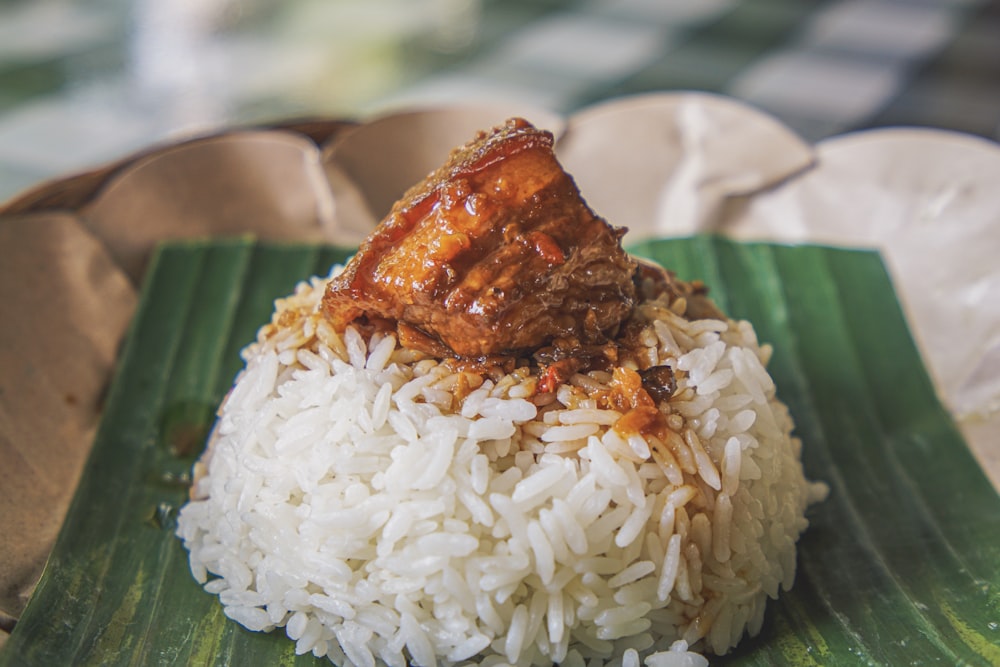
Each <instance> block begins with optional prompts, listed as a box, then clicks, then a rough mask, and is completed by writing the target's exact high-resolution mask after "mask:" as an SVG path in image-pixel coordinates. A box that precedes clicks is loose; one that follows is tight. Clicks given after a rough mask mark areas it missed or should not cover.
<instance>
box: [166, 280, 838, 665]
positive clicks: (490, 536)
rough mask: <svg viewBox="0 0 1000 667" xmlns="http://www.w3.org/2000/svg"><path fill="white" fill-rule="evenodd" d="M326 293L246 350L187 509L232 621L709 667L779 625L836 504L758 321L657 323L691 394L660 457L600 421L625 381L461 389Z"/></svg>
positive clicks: (314, 637) (279, 308)
mask: <svg viewBox="0 0 1000 667" xmlns="http://www.w3.org/2000/svg"><path fill="white" fill-rule="evenodd" d="M324 285H325V280H321V279H313V280H312V281H310V282H309V283H303V284H302V285H300V286H299V288H298V289H297V291H296V293H295V294H294V295H293V296H291V297H289V298H288V299H284V300H280V301H278V302H277V304H276V312H275V315H274V318H273V320H272V323H271V324H270V325H268V326H265V327H264V328H263V329H261V331H260V333H259V336H258V340H257V341H256V342H255V343H254V344H252V345H250V346H249V347H247V348H246V350H245V351H244V354H243V356H244V359H245V361H246V368H245V369H244V371H243V372H242V373H241V374H240V376H239V378H238V379H237V382H236V384H235V386H234V388H233V390H232V391H231V393H230V395H229V396H228V397H227V399H226V401H225V403H224V405H223V406H222V408H221V409H220V413H219V420H218V422H217V424H216V428H215V431H214V433H213V436H212V441H211V444H210V447H209V450H208V451H207V452H206V455H205V456H204V457H203V458H202V460H201V461H200V462H199V463H198V465H197V466H196V474H195V477H196V483H195V485H194V487H193V489H192V500H191V502H190V503H188V504H187V505H186V506H185V507H184V508H183V509H182V511H181V513H180V519H179V527H178V535H179V536H180V537H181V538H182V539H183V541H184V545H185V547H186V548H187V549H188V550H189V552H190V565H191V571H192V573H193V574H194V576H195V578H196V579H197V580H198V581H199V582H200V583H202V584H203V585H204V588H205V590H206V591H208V592H209V593H212V594H215V595H218V596H219V599H220V601H221V603H222V604H223V605H224V607H225V613H226V615H227V616H228V617H229V618H231V619H233V620H235V621H237V622H239V623H241V624H242V625H244V626H245V627H247V628H248V629H250V630H255V631H270V630H273V629H275V628H284V630H285V632H286V633H287V635H288V637H290V638H291V639H292V640H294V641H295V642H296V651H297V652H298V653H300V654H301V653H307V652H312V653H313V654H315V655H317V656H324V655H325V656H328V657H329V658H330V659H331V660H332V661H333V662H334V663H336V664H338V665H356V666H357V667H371V666H373V665H376V664H378V665H381V664H386V665H390V666H392V667H402V666H404V665H406V664H408V661H409V663H410V664H416V665H425V666H426V665H451V664H481V665H500V664H511V665H550V664H552V663H553V662H558V663H561V664H563V665H579V666H582V665H602V664H608V665H628V666H630V667H633V666H638V665H639V664H641V663H643V662H644V663H645V664H646V665H648V666H649V667H673V666H680V665H692V666H693V665H703V664H707V663H706V662H705V660H704V659H703V658H701V657H700V655H697V654H696V653H694V652H692V651H699V652H711V653H716V654H722V653H725V652H726V651H727V650H728V649H730V648H731V647H732V646H734V645H735V644H736V643H737V642H738V641H739V640H740V638H741V637H742V636H743V635H744V634H745V633H749V634H751V635H752V634H755V633H757V632H758V631H759V630H760V627H761V623H762V621H763V618H764V607H765V601H766V600H767V598H769V597H770V598H774V597H776V596H777V595H778V592H779V590H781V589H783V588H784V589H787V588H788V587H790V586H791V585H792V581H793V579H794V576H795V543H796V540H797V538H798V536H799V535H800V533H801V532H802V531H803V530H804V529H805V528H806V526H807V520H806V518H805V516H804V512H805V509H806V507H807V505H808V504H809V503H810V502H812V501H814V500H816V499H818V498H819V497H820V496H821V495H822V493H823V492H824V489H823V487H822V486H821V485H814V484H810V483H809V482H807V480H806V479H805V477H804V476H803V473H802V467H801V464H800V457H799V450H800V442H799V441H798V440H797V439H796V438H794V437H792V436H791V431H792V422H791V420H790V418H789V414H788V411H787V409H786V407H785V406H784V404H782V403H781V402H780V401H778V400H777V399H776V398H775V387H774V384H773V382H772V380H771V378H770V376H769V375H768V373H767V371H766V370H765V366H766V364H767V361H768V356H769V348H768V347H766V346H761V345H759V344H758V342H757V340H756V337H755V334H754V331H753V329H752V327H751V326H750V324H748V323H747V322H735V321H722V320H698V321H694V322H690V321H687V320H685V319H684V318H682V317H679V316H678V315H676V314H675V313H674V312H673V311H671V310H670V309H669V308H668V307H667V305H666V304H665V303H662V302H655V303H647V304H644V305H642V306H641V307H640V308H639V309H638V313H637V316H638V317H640V318H642V320H643V321H644V322H645V330H644V331H643V333H642V335H641V340H642V341H643V342H644V345H645V346H646V349H645V351H644V354H646V355H647V357H646V359H645V363H646V364H650V365H668V366H670V367H671V368H672V369H673V370H674V372H675V375H676V377H677V381H678V390H677V393H676V394H675V397H674V398H673V400H671V401H670V403H669V405H670V416H669V417H668V419H667V423H668V425H669V427H670V434H671V435H670V437H669V438H668V440H669V442H668V443H663V442H660V443H657V442H652V443H650V442H648V441H647V439H646V438H644V437H642V436H639V435H636V434H633V435H631V436H629V435H622V434H620V433H619V432H618V431H616V430H615V429H614V428H613V425H614V424H615V422H616V421H617V420H618V418H619V417H620V416H621V415H620V414H619V413H618V412H615V411H613V410H608V409H600V408H599V406H598V402H597V401H596V400H595V399H594V398H593V396H595V395H596V393H597V392H600V391H601V390H603V389H606V387H607V384H608V382H609V374H608V373H601V372H592V373H588V374H578V375H576V376H575V377H574V378H573V379H572V380H570V381H569V382H568V383H566V384H564V385H562V386H560V388H559V389H558V391H557V392H555V394H554V398H553V396H552V394H548V395H539V394H538V393H537V392H536V390H535V389H536V383H537V378H535V377H532V376H531V374H530V373H529V372H528V371H527V369H519V370H518V371H515V372H513V373H511V374H509V375H503V376H495V377H492V378H488V379H485V380H484V379H483V378H482V377H480V376H477V375H475V374H472V373H455V372H452V371H451V370H449V367H448V366H447V365H445V364H442V363H439V362H438V361H436V360H433V359H427V358H424V357H423V355H420V354H418V353H414V352H411V351H408V350H405V349H402V348H400V347H398V346H397V345H396V342H395V340H394V338H393V337H392V336H379V335H378V334H376V335H375V336H373V337H372V339H371V340H365V339H364V337H363V336H362V335H361V334H359V333H358V332H357V331H356V330H354V329H348V330H347V331H346V332H345V334H344V335H343V336H341V335H338V334H336V333H335V332H334V331H332V329H331V328H330V327H329V326H328V325H327V324H326V322H325V321H324V319H323V317H322V316H321V315H320V314H319V313H318V312H317V306H318V303H319V300H320V298H321V297H322V293H323V287H324ZM542 396H548V397H549V398H548V399H547V400H543V398H542ZM457 397H458V398H457ZM689 649H690V650H689Z"/></svg>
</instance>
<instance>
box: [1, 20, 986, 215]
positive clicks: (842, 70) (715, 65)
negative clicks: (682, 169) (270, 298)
mask: <svg viewBox="0 0 1000 667" xmlns="http://www.w3.org/2000/svg"><path fill="white" fill-rule="evenodd" d="M677 89H697V90H705V91H713V92H719V93H724V94H727V95H731V96H734V97H737V98H740V99H743V100H745V101H748V102H750V103H752V104H754V105H757V106H758V107H760V108H762V109H764V110H766V111H769V112H771V113H773V114H774V115H776V116H777V117H779V118H780V119H781V120H783V121H784V122H785V123H787V124H788V125H789V126H791V127H792V128H793V129H794V130H796V131H797V132H799V133H800V134H802V135H803V136H804V137H805V138H807V139H809V140H819V139H822V138H823V137H826V136H830V135H833V134H838V133H842V132H845V131H850V130H853V129H858V128H865V127H873V126H882V125H898V124H903V125H924V126H932V127H941V128H946V129H955V130H960V131H964V132H969V133H973V134H977V135H980V136H985V137H991V138H994V139H996V138H998V136H1000V2H987V1H984V0H827V1H810V0H752V1H746V2H737V1H735V0H586V1H581V2H572V1H569V0H502V1H501V0H375V1H373V0H284V1H283V2H265V1H264V0H72V1H71V0H0V202H2V201H4V200H7V199H8V198H10V197H11V196H13V195H14V194H16V193H18V192H20V191H22V190H23V189H25V188H27V187H29V186H31V185H34V184H37V183H39V182H40V181H43V180H45V179H49V178H52V177H54V176H58V175H64V174H67V173H72V172H74V171H77V170H81V169H84V168H86V167H89V166H94V165H97V164H99V163H101V162H105V161H109V160H112V159H115V158H118V157H121V156H123V155H125V154H127V153H129V152H131V151H133V150H136V149H139V148H142V147H145V146H149V145H151V144H154V143H159V142H163V141H167V140H173V139H177V138H182V137H188V136H192V135H197V134H204V133H208V132H211V131H213V130H216V129H219V128H222V127H230V126H234V125H240V126H242V125H253V124H259V123H267V122H270V121H276V120H285V119H300V118H313V117H334V118H359V117H364V116H366V115H369V114H372V113H377V112H379V111H384V110H389V109H392V108H396V107H400V106H407V105H421V106H426V105H434V104H447V103H451V102H456V101H465V102H469V101H475V102H488V101H490V100H496V99H499V100H507V101H510V100H519V101H523V102H526V103H529V104H533V105H537V106H542V107H546V108H549V109H551V110H554V111H558V112H571V111H573V110H575V109H577V108H580V107H581V106H584V105H587V104H589V103H592V102H594V101H597V100H601V99H604V98H607V97H610V96H616V95H622V94H628V93H636V92H645V91H651V90H677Z"/></svg>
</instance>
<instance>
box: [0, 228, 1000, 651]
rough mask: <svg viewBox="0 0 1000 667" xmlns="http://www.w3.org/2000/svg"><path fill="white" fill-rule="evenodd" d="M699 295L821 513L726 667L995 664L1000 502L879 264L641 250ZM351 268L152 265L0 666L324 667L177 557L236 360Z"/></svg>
mask: <svg viewBox="0 0 1000 667" xmlns="http://www.w3.org/2000/svg"><path fill="white" fill-rule="evenodd" d="M632 251H633V252H635V253H636V254H637V255H643V256H646V257H649V258H652V259H654V260H657V261H659V262H660V263H661V264H663V265H664V266H667V267H670V268H672V269H674V270H676V271H677V273H678V274H679V275H680V276H681V277H682V278H685V279H695V278H697V279H701V280H704V281H705V282H706V283H707V284H708V285H709V287H710V290H711V294H712V296H713V297H714V298H715V299H716V301H717V302H718V303H719V304H720V306H722V307H723V308H724V309H725V310H726V311H727V312H728V313H729V314H730V315H731V316H733V317H737V318H746V319H749V320H750V321H752V322H753V323H754V326H755V328H756V330H757V333H758V336H759V338H760V339H761V340H762V341H765V342H769V343H771V344H772V345H773V346H774V349H775V354H774V358H773V360H772V362H771V366H770V370H771V372H772V374H773V375H774V378H775V382H776V383H777V385H778V392H779V395H780V396H781V397H782V398H783V399H784V400H785V401H786V402H787V403H788V405H789V407H790V409H791V411H792V414H793V416H794V418H795V420H796V424H797V433H798V435H799V436H800V437H801V438H802V440H803V441H804V443H805V444H804V450H803V461H804V464H805V467H806V471H807V474H808V475H809V477H811V478H813V479H821V480H824V481H826V482H827V483H828V484H829V485H830V488H831V493H830V497H829V499H828V500H827V501H826V502H824V503H822V504H821V505H818V506H815V507H813V508H812V509H811V510H810V514H809V518H810V521H811V527H810V528H809V530H808V531H807V532H806V534H805V535H804V536H803V538H802V539H801V541H800V548H799V574H798V577H797V580H796V584H795V587H794V588H793V589H792V591H790V592H789V593H786V594H784V595H783V596H782V597H781V598H780V599H779V600H778V601H777V602H772V603H771V604H770V606H769V609H768V613H767V617H766V621H765V624H764V629H763V631H762V633H761V634H760V636H758V637H756V638H753V639H747V640H744V642H743V643H742V644H741V645H740V646H739V647H738V648H737V649H736V650H735V651H734V652H733V653H732V654H730V655H728V656H726V657H724V658H720V659H717V660H713V664H719V665H762V666H763V665H858V664H874V665H903V664H906V665H917V664H919V665H948V666H951V665H1000V498H998V496H997V493H996V491H995V490H994V489H993V487H992V486H991V485H990V484H989V482H988V481H987V479H986V477H985V476H984V474H983V472H982V471H981V470H980V468H979V467H978V465H977V464H976V462H975V461H974V459H973V458H972V456H971V454H970V452H969V450H968V448H967V447H966V444H965V442H964V441H963V440H962V438H961V436H960V434H959V433H958V431H957V430H956V428H955V425H954V424H953V422H952V420H951V418H950V416H949V415H948V413H947V412H946V411H945V410H944V409H943V408H942V406H941V405H940V403H939V401H938V399H937V396H936V394H935V391H934V387H933V385H932V384H931V381H930V379H929V377H928V375H927V373H926V371H925V369H924V367H923V365H922V363H921V359H920V355H919V353H918V351H917V349H916V347H915V345H914V343H913V340H912V338H911V336H910V333H909V331H908V329H907V325H906V322H905V319H904V317H903V314H902V312H901V310H900V308H899V305H898V302H897V299H896V296H895V294H894V292H893V289H892V284H891V281H890V279H889V276H888V275H887V273H886V271H885V269H884V267H883V265H882V262H881V260H880V258H879V256H878V255H877V254H875V253H872V252H866V251H854V250H842V249H832V248H825V247H817V246H781V245H769V244H744V243H737V242H732V241H728V240H724V239H720V238H716V237H694V238H690V239H678V240H669V241H655V242H646V243H643V244H641V245H638V246H635V247H633V248H632ZM348 254H349V251H347V250H338V249H334V248H324V247H317V246H278V245H266V244H260V243H256V242H254V241H251V240H240V241H225V242H211V243H180V244H170V245H165V246H163V247H162V248H161V249H160V250H159V252H158V253H157V256H156V258H155V260H154V262H153V265H152V267H151V270H150V272H149V274H148V276H147V281H146V284H145V286H144V290H143V298H142V301H141V304H140V307H139V310H138V312H137V314H136V316H135V318H134V321H133V324H132V329H131V332H130V335H129V337H128V342H127V344H126V347H125V349H124V351H123V354H122V358H121V362H120V365H119V369H118V372H117V375H116V378H115V380H114V383H113V386H112V389H111V393H110V395H109V397H108V401H107V407H106V411H105V415H104V418H103V420H102V423H101V428H100V430H99V432H98V435H97V438H96V441H95V443H94V448H93V452H92V454H91V457H90V459H89V461H88V464H87V467H86V469H85V470H84V473H83V476H82V479H81V482H80V485H79V488H78V489H77V492H76V495H75V497H74V500H73V503H72V506H71V507H70V510H69V513H68V515H67V518H66V521H65V524H64V526H63V529H62V532H61V533H60V536H59V539H58V542H57V544H56V546H55V549H54V550H53V553H52V556H51V558H50V560H49V563H48V565H47V567H46V570H45V573H44V575H43V577H42V580H41V582H40V584H39V586H38V588H37V590H36V592H35V595H34V597H33V598H32V600H31V602H30V603H29V605H28V608H27V609H26V610H25V613H24V615H23V617H22V618H21V620H20V621H19V623H18V625H17V627H16V628H15V631H14V633H13V634H12V635H11V637H10V639H9V640H8V641H7V642H6V644H5V645H4V647H3V649H2V650H0V667H6V666H11V667H21V666H29V667H30V666H34V665H38V666H48V665H71V664H72V665H109V666H111V665H322V664H329V663H328V662H327V661H326V659H316V658H313V657H312V656H311V655H307V656H296V655H295V653H294V643H293V642H291V641H290V640H288V639H287V638H285V636H284V633H283V631H281V630H278V631H275V632H273V633H269V634H263V633H252V632H248V631H246V630H244V629H243V628H242V627H240V626H239V625H237V624H236V623H234V622H232V621H230V620H228V619H227V618H226V617H225V616H224V615H223V613H222V608H221V606H220V605H219V604H218V602H217V599H216V598H215V596H212V595H209V594H207V593H205V592H203V591H202V590H201V588H200V587H199V586H198V585H197V584H196V583H195V581H194V580H193V579H192V577H191V575H190V572H189V571H188V565H187V554H186V552H185V551H184V549H183V548H182V546H181V543H180V541H179V540H178V539H177V538H176V537H174V534H173V530H174V527H175V519H176V512H177V510H178V508H179V507H180V506H181V505H182V504H183V502H184V501H185V498H186V494H187V484H188V481H189V471H190V468H191V466H192V464H193V463H194V461H195V459H196V458H197V456H198V455H199V454H200V451H201V448H202V447H203V443H204V437H205V434H206V433H207V431H208V429H209V428H210V426H211V423H212V420H213V418H214V410H215V407H216V406H217V405H218V403H219V402H220V401H221V399H222V397H223V396H224V395H225V393H226V391H227V390H228V388H229V386H230V384H231V382H232V379H233V377H234V376H235V374H236V372H237V371H238V370H239V369H240V367H241V366H242V361H241V359H240V357H239V351H240V349H241V348H242V347H243V346H244V345H246V344H247V343H249V342H250V341H251V340H253V338H254V336H255V332H256V330H257V328H258V327H259V326H261V325H262V324H264V323H265V322H267V321H268V320H269V318H270V314H271V311H272V309H273V300H274V299H275V298H278V297H281V296H284V295H286V294H289V293H290V292H291V291H292V289H293V288H294V285H295V283H296V282H298V281H300V280H303V279H305V278H307V277H309V276H311V275H317V274H325V273H326V272H327V271H328V270H329V267H330V265H331V264H333V263H334V262H337V261H343V260H344V258H346V256H347V255H348Z"/></svg>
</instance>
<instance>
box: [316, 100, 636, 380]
mask: <svg viewBox="0 0 1000 667" xmlns="http://www.w3.org/2000/svg"><path fill="white" fill-rule="evenodd" d="M552 146H553V138H552V135H551V134H550V133H548V132H545V131H542V130H539V129H536V128H535V127H534V126H532V125H531V124H530V123H528V122H527V121H525V120H522V119H511V120H509V121H507V123H506V124H504V125H502V126H500V127H497V128H495V129H494V130H492V131H491V132H489V133H482V134H480V135H479V136H478V137H477V138H476V139H475V140H474V141H472V142H471V143H469V144H468V145H466V146H464V147H462V148H460V149H458V150H456V151H455V152H453V153H452V155H451V158H450V159H449V161H448V162H447V163H446V164H445V165H444V166H442V167H441V168H439V169H438V170H436V171H434V172H433V173H431V174H430V175H428V177H427V178H426V179H425V180H424V181H423V182H421V183H419V184H417V185H416V186H414V187H413V188H411V189H410V190H409V191H408V192H407V193H406V194H405V195H404V196H403V198H402V199H401V200H400V201H399V202H397V203H396V205H395V206H394V207H393V209H392V211H391V212H390V213H389V215H388V216H387V217H386V218H385V220H383V221H382V222H381V223H380V224H379V226H378V227H377V228H376V229H375V231H374V232H373V233H372V235H371V236H370V237H369V238H368V239H367V240H366V241H365V242H364V243H363V244H362V246H361V248H360V249H359V251H358V253H357V255H355V257H354V258H353V259H352V260H351V262H350V263H349V264H348V266H347V267H346V268H345V270H344V272H343V273H342V274H341V275H339V276H338V277H336V278H335V279H334V280H333V281H331V283H330V285H329V287H328V288H327V292H326V294H325V295H324V299H323V308H324V311H325V313H326V315H327V316H328V317H329V318H330V320H331V322H332V324H333V326H334V327H335V328H336V329H338V330H343V329H344V328H345V327H346V326H347V325H348V324H350V323H351V322H354V321H356V320H359V319H366V320H388V321H391V322H394V323H395V326H396V328H397V331H398V332H399V334H400V341H401V342H402V343H403V344H404V345H407V346H409V347H412V348H415V349H419V350H423V351H426V352H430V353H432V354H435V355H441V354H442V353H447V352H450V353H452V354H454V355H457V356H459V357H485V356H488V355H497V354H510V353H523V352H530V351H533V350H537V349H539V348H542V347H544V346H546V345H549V344H551V343H552V342H553V341H556V340H560V339H562V340H572V341H575V342H576V343H578V344H580V345H584V346H600V345H602V344H603V343H605V342H607V341H608V340H609V339H610V338H611V337H613V336H614V335H615V333H616V332H617V331H618V329H619V326H620V325H621V323H622V321H623V320H625V319H626V318H627V317H628V316H629V314H630V313H631V311H632V308H633V306H634V304H635V300H636V284H635V282H634V281H633V274H634V273H635V271H636V263H635V262H634V261H633V260H632V259H631V258H630V257H629V256H628V255H627V254H626V253H625V252H624V250H623V249H622V247H621V237H622V235H623V234H624V230H623V229H620V228H615V227H612V226H611V225H609V224H608V223H607V222H605V221H604V220H603V219H601V218H600V217H598V216H597V215H596V214H595V213H594V212H593V211H592V210H591V209H590V208H589V207H588V206H587V204H586V202H584V200H583V199H582V197H581V196H580V192H579V190H578V189H577V187H576V184H575V183H574V182H573V179H572V178H571V177H570V176H569V175H568V174H567V173H566V172H565V171H564V170H563V169H562V167H561V166H560V165H559V163H558V161H557V160H556V157H555V155H554V153H553V150H552ZM568 370H569V369H568V368H567V369H565V370H564V372H565V371H568Z"/></svg>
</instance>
